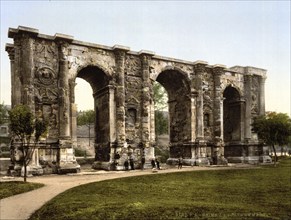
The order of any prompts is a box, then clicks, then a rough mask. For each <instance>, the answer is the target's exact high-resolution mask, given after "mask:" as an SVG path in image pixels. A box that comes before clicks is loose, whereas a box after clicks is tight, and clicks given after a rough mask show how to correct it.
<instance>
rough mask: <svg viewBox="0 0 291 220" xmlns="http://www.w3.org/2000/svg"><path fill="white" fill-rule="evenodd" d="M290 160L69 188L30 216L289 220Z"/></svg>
mask: <svg viewBox="0 0 291 220" xmlns="http://www.w3.org/2000/svg"><path fill="white" fill-rule="evenodd" d="M290 171H291V159H284V160H281V163H280V164H279V166H277V167H271V166H264V167H262V168H259V169H240V170H210V171H194V172H193V171H192V172H182V173H169V174H158V175H147V176H138V177H130V178H122V179H117V180H109V181H103V182H96V183H90V184H86V185H82V186H78V187H75V188H73V189H70V190H68V191H66V192H64V193H62V194H60V195H59V196H57V197H56V198H54V199H53V200H52V201H50V202H48V203H47V204H46V205H45V206H43V207H42V208H41V209H40V210H38V211H37V212H36V213H34V214H33V216H32V217H31V219H41V220H44V219H58V220H60V219H70V220H74V219H76V220H77V219H78V220H82V219H90V220H91V219H102V220H103V219H137V220H139V219H291V201H290V199H291V185H290Z"/></svg>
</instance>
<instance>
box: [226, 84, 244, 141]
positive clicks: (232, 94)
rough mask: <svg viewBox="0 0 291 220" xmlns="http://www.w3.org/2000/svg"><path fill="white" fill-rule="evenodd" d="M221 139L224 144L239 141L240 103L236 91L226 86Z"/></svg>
mask: <svg viewBox="0 0 291 220" xmlns="http://www.w3.org/2000/svg"><path fill="white" fill-rule="evenodd" d="M223 97H224V101H223V137H224V142H225V143H226V144H229V143H231V142H235V141H240V140H241V136H242V134H241V121H242V102H241V97H240V94H239V92H238V90H237V89H236V88H234V87H232V86H228V87H227V88H226V89H225V90H224V92H223Z"/></svg>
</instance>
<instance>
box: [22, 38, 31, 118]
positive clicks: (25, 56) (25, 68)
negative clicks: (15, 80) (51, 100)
mask: <svg viewBox="0 0 291 220" xmlns="http://www.w3.org/2000/svg"><path fill="white" fill-rule="evenodd" d="M21 41H22V47H21V52H20V54H21V56H20V59H21V62H20V63H21V68H20V71H21V72H20V74H21V77H22V83H23V84H22V89H23V90H22V104H25V105H28V106H29V107H30V109H31V110H32V112H33V113H34V80H33V79H34V61H33V60H34V59H33V44H34V40H33V39H32V38H31V36H30V35H29V34H26V33H25V34H23V35H22V38H21Z"/></svg>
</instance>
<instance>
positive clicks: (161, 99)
mask: <svg viewBox="0 0 291 220" xmlns="http://www.w3.org/2000/svg"><path fill="white" fill-rule="evenodd" d="M153 90H154V103H155V109H156V110H158V111H162V110H166V109H167V107H168V105H167V99H168V95H167V92H166V90H165V89H164V87H163V86H162V85H161V84H160V83H158V82H154V84H153Z"/></svg>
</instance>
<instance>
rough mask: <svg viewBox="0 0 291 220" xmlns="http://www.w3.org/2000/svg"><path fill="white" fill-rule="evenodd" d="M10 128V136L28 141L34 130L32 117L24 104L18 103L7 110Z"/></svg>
mask: <svg viewBox="0 0 291 220" xmlns="http://www.w3.org/2000/svg"><path fill="white" fill-rule="evenodd" d="M9 119H10V130H11V132H12V136H18V137H19V138H20V139H21V141H28V140H29V139H30V137H31V135H32V133H33V131H34V117H33V114H32V112H31V110H30V109H29V107H28V106H26V105H18V106H16V107H15V108H13V109H12V110H11V111H9Z"/></svg>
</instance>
